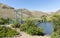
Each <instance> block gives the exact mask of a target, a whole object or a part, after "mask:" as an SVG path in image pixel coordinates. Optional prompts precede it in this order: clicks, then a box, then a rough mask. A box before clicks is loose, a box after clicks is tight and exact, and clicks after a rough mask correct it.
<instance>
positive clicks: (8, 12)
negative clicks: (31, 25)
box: [0, 3, 60, 18]
mask: <svg viewBox="0 0 60 38" xmlns="http://www.w3.org/2000/svg"><path fill="white" fill-rule="evenodd" d="M16 11H18V12H21V13H22V14H23V18H28V17H35V18H40V17H41V16H42V15H46V16H51V15H53V14H60V10H58V11H56V12H51V14H47V13H46V12H42V11H36V10H35V11H31V10H28V9H25V8H23V9H14V8H13V7H10V6H8V5H5V4H2V3H0V17H3V18H16Z"/></svg>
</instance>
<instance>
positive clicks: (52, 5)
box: [0, 0, 60, 12]
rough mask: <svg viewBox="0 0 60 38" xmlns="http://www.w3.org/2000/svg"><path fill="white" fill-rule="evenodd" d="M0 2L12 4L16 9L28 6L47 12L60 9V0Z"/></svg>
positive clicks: (0, 1) (1, 0) (30, 8)
mask: <svg viewBox="0 0 60 38" xmlns="http://www.w3.org/2000/svg"><path fill="white" fill-rule="evenodd" d="M0 3H3V4H6V5H9V6H12V7H14V8H16V9H18V8H26V9H29V10H38V11H45V12H50V11H56V10H59V9H60V0H0Z"/></svg>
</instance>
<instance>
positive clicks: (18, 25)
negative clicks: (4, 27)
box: [12, 22, 20, 28]
mask: <svg viewBox="0 0 60 38" xmlns="http://www.w3.org/2000/svg"><path fill="white" fill-rule="evenodd" d="M12 27H13V28H19V27H20V23H18V22H15V23H14V24H13V25H12Z"/></svg>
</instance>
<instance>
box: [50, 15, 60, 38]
mask: <svg viewBox="0 0 60 38" xmlns="http://www.w3.org/2000/svg"><path fill="white" fill-rule="evenodd" d="M51 19H52V20H51V21H52V23H53V28H54V30H53V34H52V38H59V37H60V15H57V14H56V15H53V16H52V17H51Z"/></svg>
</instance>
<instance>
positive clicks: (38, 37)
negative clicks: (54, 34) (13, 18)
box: [16, 29, 51, 38]
mask: <svg viewBox="0 0 60 38" xmlns="http://www.w3.org/2000/svg"><path fill="white" fill-rule="evenodd" d="M17 31H18V32H20V31H19V29H17ZM20 34H21V35H22V36H18V37H16V38H51V36H47V35H45V36H30V35H28V34H26V33H25V32H20Z"/></svg>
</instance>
